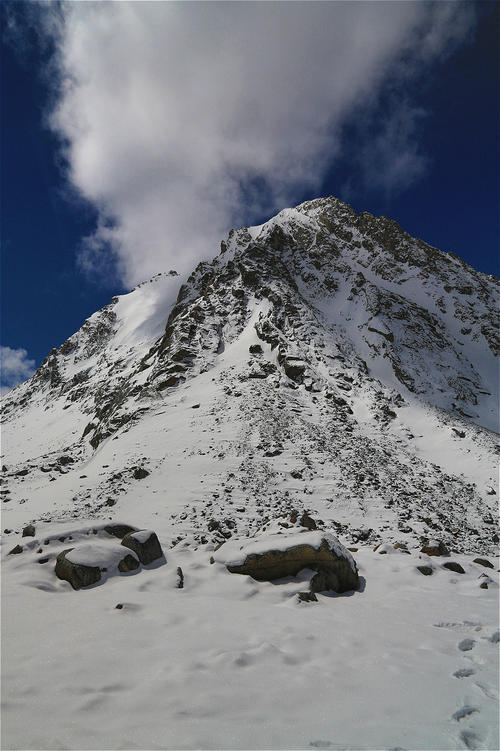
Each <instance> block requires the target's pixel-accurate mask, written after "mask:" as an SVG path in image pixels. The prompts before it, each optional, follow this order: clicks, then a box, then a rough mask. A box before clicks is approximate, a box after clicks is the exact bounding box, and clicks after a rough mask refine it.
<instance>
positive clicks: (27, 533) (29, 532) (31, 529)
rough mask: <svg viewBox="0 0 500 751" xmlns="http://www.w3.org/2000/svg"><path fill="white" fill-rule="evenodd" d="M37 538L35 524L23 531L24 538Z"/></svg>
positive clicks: (29, 525)
mask: <svg viewBox="0 0 500 751" xmlns="http://www.w3.org/2000/svg"><path fill="white" fill-rule="evenodd" d="M34 536H35V526H34V524H28V525H27V526H26V527H24V529H23V537H34Z"/></svg>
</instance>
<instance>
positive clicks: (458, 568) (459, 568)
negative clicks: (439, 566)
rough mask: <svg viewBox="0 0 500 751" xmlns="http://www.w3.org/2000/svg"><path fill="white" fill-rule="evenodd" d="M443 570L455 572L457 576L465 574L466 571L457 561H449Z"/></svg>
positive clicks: (444, 564)
mask: <svg viewBox="0 0 500 751" xmlns="http://www.w3.org/2000/svg"><path fill="white" fill-rule="evenodd" d="M443 568H448V569H449V570H450V571H454V572H455V573H456V574H465V569H463V568H462V566H461V565H460V564H459V563H456V561H447V562H446V563H443Z"/></svg>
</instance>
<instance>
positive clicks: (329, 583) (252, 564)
mask: <svg viewBox="0 0 500 751" xmlns="http://www.w3.org/2000/svg"><path fill="white" fill-rule="evenodd" d="M226 545H228V547H227V553H228V554H229V556H228V558H227V559H226V560H225V561H224V562H225V565H226V567H227V569H228V571H230V572H231V573H234V574H246V575H247V576H251V577H252V578H253V579H257V581H274V580H275V579H281V578H283V577H285V576H296V575H297V574H298V573H299V571H302V569H312V570H313V571H316V572H317V574H316V575H315V576H314V577H313V579H312V581H311V591H312V592H321V591H324V590H334V591H335V592H348V591H350V590H353V589H357V588H358V586H359V576H358V570H357V566H356V563H355V561H354V559H353V557H352V555H351V554H350V552H349V551H348V550H347V549H346V548H345V547H344V546H343V545H342V544H341V543H340V542H339V540H338V539H337V538H336V537H335V536H334V535H333V534H331V533H328V532H322V531H314V532H299V533H295V534H292V535H280V534H273V535H265V536H263V537H261V538H259V539H258V540H256V541H252V542H250V543H247V544H244V545H241V546H240V549H239V551H238V550H235V548H234V543H232V544H231V547H230V546H229V544H226ZM224 547H226V546H222V548H221V549H220V553H222V557H224V556H225V553H224V552H223V548H224ZM219 560H221V556H220V555H219Z"/></svg>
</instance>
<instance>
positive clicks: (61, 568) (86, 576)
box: [55, 548, 101, 589]
mask: <svg viewBox="0 0 500 751" xmlns="http://www.w3.org/2000/svg"><path fill="white" fill-rule="evenodd" d="M73 550H74V548H68V549H67V550H63V551H62V553H59V555H58V556H57V561H56V569H55V571H56V576H57V578H58V579H63V580H64V581H67V582H69V583H70V584H71V586H72V587H73V589H81V588H82V587H88V586H90V585H91V584H95V583H96V582H98V581H100V579H101V568H100V566H90V565H88V564H85V563H74V562H73V561H70V560H69V559H68V558H67V557H66V556H67V555H68V554H69V553H71V552H73Z"/></svg>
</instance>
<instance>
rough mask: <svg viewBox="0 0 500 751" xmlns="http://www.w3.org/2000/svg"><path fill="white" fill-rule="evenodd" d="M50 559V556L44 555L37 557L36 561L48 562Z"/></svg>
mask: <svg viewBox="0 0 500 751" xmlns="http://www.w3.org/2000/svg"><path fill="white" fill-rule="evenodd" d="M49 561H50V558H49V557H48V556H46V557H45V558H37V563H48V562H49Z"/></svg>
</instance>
